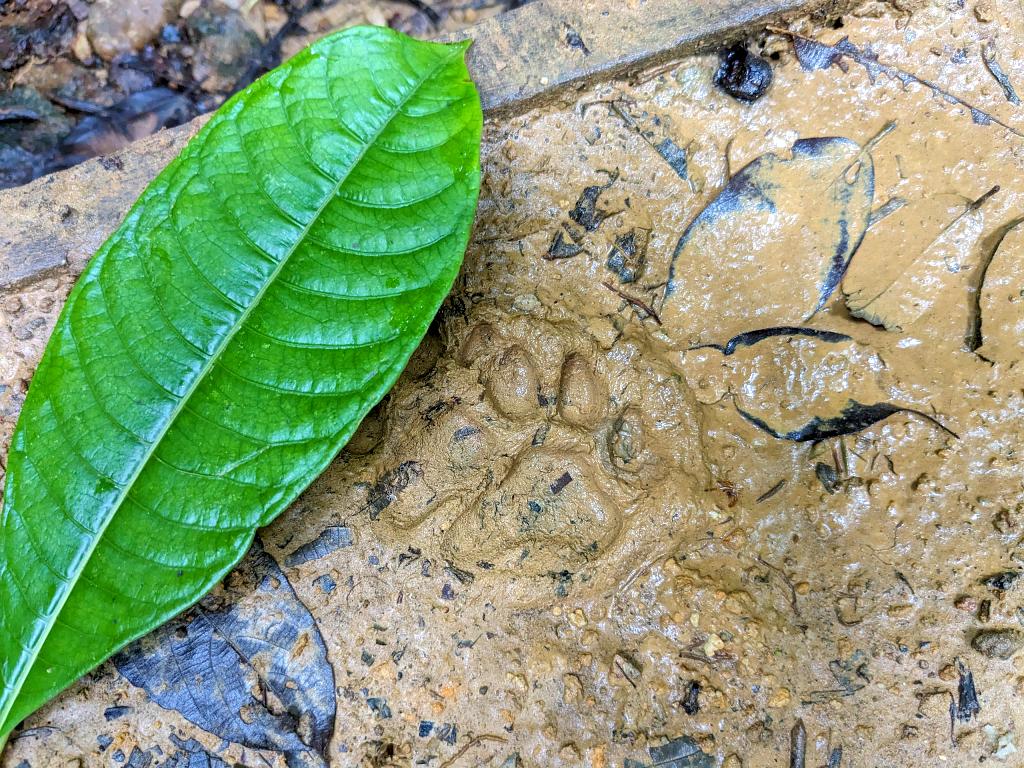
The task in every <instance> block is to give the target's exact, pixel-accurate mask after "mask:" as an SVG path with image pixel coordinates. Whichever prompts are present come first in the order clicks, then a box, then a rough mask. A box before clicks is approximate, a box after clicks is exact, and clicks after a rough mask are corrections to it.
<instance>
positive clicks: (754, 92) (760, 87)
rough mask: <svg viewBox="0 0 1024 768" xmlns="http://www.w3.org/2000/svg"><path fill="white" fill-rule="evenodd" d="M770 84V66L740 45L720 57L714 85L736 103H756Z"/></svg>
mask: <svg viewBox="0 0 1024 768" xmlns="http://www.w3.org/2000/svg"><path fill="white" fill-rule="evenodd" d="M771 84H772V67H771V64H769V63H768V62H767V61H765V60H764V59H762V58H761V57H760V56H755V55H754V54H752V53H751V52H750V51H748V50H747V48H746V46H745V45H743V44H742V43H737V44H736V45H734V46H733V47H732V48H730V49H728V50H727V51H725V53H723V54H722V56H721V57H720V59H719V65H718V71H717V72H716V73H715V85H717V86H718V87H719V88H721V89H722V90H723V91H725V92H726V93H728V94H729V95H730V96H732V97H733V98H734V99H736V100H737V101H745V102H751V101H757V100H758V99H759V98H761V97H762V96H764V94H765V92H766V91H767V90H768V87H769V86H770V85H771Z"/></svg>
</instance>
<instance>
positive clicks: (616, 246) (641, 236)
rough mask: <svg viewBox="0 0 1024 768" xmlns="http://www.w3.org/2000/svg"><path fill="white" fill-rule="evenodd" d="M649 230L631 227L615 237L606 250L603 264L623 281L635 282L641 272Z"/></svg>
mask: <svg viewBox="0 0 1024 768" xmlns="http://www.w3.org/2000/svg"><path fill="white" fill-rule="evenodd" d="M650 235H651V231H650V230H649V229H643V228H642V227H633V228H632V229H630V230H629V231H628V232H626V233H625V234H622V235H619V236H618V237H616V238H615V242H614V243H613V244H612V247H611V248H610V249H609V251H608V261H607V262H606V263H605V266H607V267H608V269H610V270H611V271H612V272H614V273H615V274H616V275H618V276H619V281H620V282H623V283H633V282H636V280H637V278H639V277H640V275H641V274H643V271H644V267H645V266H646V264H647V244H648V242H649V241H650Z"/></svg>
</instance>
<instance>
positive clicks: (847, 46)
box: [777, 30, 1024, 138]
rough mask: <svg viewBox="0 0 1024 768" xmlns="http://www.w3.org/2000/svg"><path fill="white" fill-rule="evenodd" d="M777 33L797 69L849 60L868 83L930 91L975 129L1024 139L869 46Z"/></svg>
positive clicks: (813, 67) (1005, 124) (988, 114)
mask: <svg viewBox="0 0 1024 768" xmlns="http://www.w3.org/2000/svg"><path fill="white" fill-rule="evenodd" d="M777 31H779V32H781V33H782V34H784V35H787V36H788V37H790V38H791V39H792V40H793V49H794V50H795V51H796V56H797V59H798V60H799V62H800V65H801V66H802V67H803V68H804V69H806V70H816V69H828V68H829V67H832V66H839V67H841V66H842V65H843V60H844V59H849V60H850V61H853V62H855V63H857V64H859V65H860V66H862V67H864V69H865V70H867V73H868V77H869V78H870V79H871V82H874V81H875V78H877V77H878V76H879V75H886V76H887V77H891V78H892V79H894V80H897V81H898V82H900V83H902V84H903V85H911V84H914V85H922V86H924V87H925V88H928V89H929V90H930V91H932V92H933V93H934V94H935V95H936V96H939V97H940V98H941V99H942V100H943V101H945V102H946V103H948V104H952V105H954V106H958V107H962V108H964V109H966V110H967V111H968V112H969V113H970V115H971V119H972V120H973V121H974V122H975V123H977V124H978V125H992V124H995V125H998V126H1000V127H1002V128H1005V129H1006V130H1008V131H1009V132H1010V133H1012V134H1014V135H1016V136H1020V137H1021V138H1024V131H1021V130H1020V129H1019V128H1015V127H1013V126H1012V125H1010V124H1008V123H1005V122H1003V121H1002V120H1000V119H999V118H997V117H995V116H993V115H991V114H990V113H988V112H985V111H984V110H982V109H979V108H978V107H976V106H974V105H973V104H971V103H969V102H967V101H965V100H964V99H962V98H960V97H959V96H955V95H953V94H952V93H950V92H949V91H947V90H946V89H944V88H943V87H941V86H940V85H937V84H936V83H933V82H931V81H930V80H925V79H924V78H922V77H918V76H917V75H915V74H913V73H911V72H907V71H906V70H905V69H901V68H900V67H896V66H893V65H891V64H886V63H885V62H882V61H879V60H878V54H876V53H875V52H874V51H872V50H871V48H870V46H868V47H865V48H864V49H861V48H858V47H857V46H856V45H855V44H854V43H851V42H850V39H849V38H848V37H844V38H843V39H842V40H840V41H839V42H838V43H835V44H834V45H828V44H827V43H822V42H820V41H818V40H813V39H811V38H808V37H803V36H801V35H798V34H796V33H795V32H790V31H788V30H777Z"/></svg>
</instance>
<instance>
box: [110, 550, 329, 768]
mask: <svg viewBox="0 0 1024 768" xmlns="http://www.w3.org/2000/svg"><path fill="white" fill-rule="evenodd" d="M230 584H231V587H230V591H229V592H228V594H227V596H226V597H225V596H223V595H214V596H211V597H209V598H207V599H206V600H204V601H203V602H202V603H200V604H199V605H198V606H196V607H195V608H193V609H192V610H190V611H189V612H187V613H186V614H184V615H183V616H181V617H180V618H179V619H178V620H175V621H172V622H171V623H169V624H166V625H164V626H163V627H161V628H160V629H158V630H157V631H156V632H154V633H153V634H151V635H150V636H148V637H146V638H144V639H143V640H140V641H138V642H137V643H135V644H133V645H131V646H129V647H128V649H126V650H125V651H124V652H123V653H121V654H119V655H118V656H117V657H115V660H114V663H115V664H116V666H117V668H118V671H120V672H121V674H122V675H124V676H125V677H126V678H127V679H128V680H129V681H130V682H131V683H132V684H133V685H135V686H138V687H139V688H142V689H143V690H145V691H146V693H147V694H149V696H150V698H151V699H152V700H153V701H155V702H156V703H157V704H159V705H160V706H161V707H163V708H165V709H170V710H174V711H176V712H179V713H180V714H181V715H182V716H183V717H185V719H187V720H188V721H190V722H192V723H194V724H195V725H197V726H199V727H200V728H202V729H203V730H205V731H208V732H209V733H212V734H213V735H215V736H218V737H220V738H222V739H225V740H227V741H230V742H234V743H236V744H241V745H243V746H246V747H250V748H252V749H270V750H275V751H278V752H281V753H283V754H284V756H285V762H286V763H287V765H288V766H289V768H311V767H312V766H325V765H326V764H327V759H326V755H327V747H328V744H329V742H330V740H331V735H332V734H333V732H334V717H335V710H336V701H335V693H334V671H333V668H332V667H331V664H330V662H329V661H328V659H327V648H326V646H325V645H324V641H323V637H322V636H321V634H320V629H319V628H318V627H317V625H316V622H315V621H314V620H313V617H312V615H311V614H310V613H309V610H308V609H307V608H306V606H305V605H303V604H302V603H301V602H300V601H299V599H298V597H296V595H295V592H294V590H293V589H292V587H291V584H289V582H288V579H287V578H286V577H285V575H284V573H283V572H282V571H281V569H280V567H279V566H278V565H277V563H276V562H275V561H274V559H273V558H272V557H271V556H270V555H269V554H267V553H266V552H264V551H263V550H262V549H261V548H260V546H259V545H258V544H257V545H256V546H255V547H254V548H253V550H252V552H250V554H249V555H248V556H247V558H246V559H245V560H244V561H243V562H242V564H241V565H240V566H239V567H238V568H237V569H236V571H235V573H234V575H233V576H232V579H231V581H230ZM189 764H191V763H189Z"/></svg>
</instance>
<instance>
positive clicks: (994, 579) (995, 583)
mask: <svg viewBox="0 0 1024 768" xmlns="http://www.w3.org/2000/svg"><path fill="white" fill-rule="evenodd" d="M1021 573H1022V572H1021V571H1002V572H1000V573H993V574H992V575H991V576H986V577H985V578H983V579H982V580H981V583H982V584H984V585H985V586H986V587H988V588H989V589H994V590H996V591H997V592H1005V591H1006V590H1008V589H1010V588H1011V587H1012V586H1013V584H1014V582H1016V581H1017V579H1019V578H1020V577H1021Z"/></svg>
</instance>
